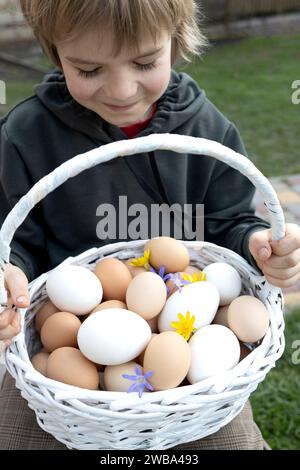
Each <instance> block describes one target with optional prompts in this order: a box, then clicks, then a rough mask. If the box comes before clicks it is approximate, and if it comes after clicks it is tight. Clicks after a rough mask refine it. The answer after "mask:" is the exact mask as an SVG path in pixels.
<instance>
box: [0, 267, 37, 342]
mask: <svg viewBox="0 0 300 470" xmlns="http://www.w3.org/2000/svg"><path fill="white" fill-rule="evenodd" d="M4 281H5V288H6V289H7V290H8V307H7V308H6V309H5V310H3V312H2V313H0V340H4V344H5V346H8V345H9V344H10V340H11V339H12V338H13V337H14V336H16V335H17V334H18V333H20V330H21V326H20V315H19V313H18V312H16V311H15V307H18V308H25V307H28V306H29V303H30V300H29V292H28V280H27V277H26V276H25V274H24V273H23V271H21V269H20V268H18V267H17V266H13V265H12V264H8V265H6V267H5V272H4Z"/></svg>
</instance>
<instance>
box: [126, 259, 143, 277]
mask: <svg viewBox="0 0 300 470" xmlns="http://www.w3.org/2000/svg"><path fill="white" fill-rule="evenodd" d="M134 259H135V258H130V259H127V260H125V261H123V263H124V264H125V266H127V268H128V269H129V271H130V273H131V275H132V277H135V276H137V275H138V274H141V273H145V272H147V269H145V268H144V267H143V266H132V264H130V263H131V261H133V260H134Z"/></svg>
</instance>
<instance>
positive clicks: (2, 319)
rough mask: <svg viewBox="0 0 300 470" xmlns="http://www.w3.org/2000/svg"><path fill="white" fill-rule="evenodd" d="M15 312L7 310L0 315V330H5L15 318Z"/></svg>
mask: <svg viewBox="0 0 300 470" xmlns="http://www.w3.org/2000/svg"><path fill="white" fill-rule="evenodd" d="M15 313H16V312H15V310H13V309H7V310H4V312H3V313H1V315H0V330H1V329H2V328H6V327H7V326H8V325H9V324H10V323H11V322H12V320H13V318H14V316H15Z"/></svg>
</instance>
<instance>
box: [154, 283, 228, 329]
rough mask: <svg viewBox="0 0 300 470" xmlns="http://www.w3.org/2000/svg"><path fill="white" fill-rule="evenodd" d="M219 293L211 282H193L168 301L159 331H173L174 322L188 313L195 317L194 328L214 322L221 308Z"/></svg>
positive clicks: (163, 311)
mask: <svg viewBox="0 0 300 470" xmlns="http://www.w3.org/2000/svg"><path fill="white" fill-rule="evenodd" d="M219 299H220V296H219V292H218V289H217V288H216V286H215V285H214V284H212V283H210V282H206V281H203V282H202V281H201V282H193V283H192V284H188V285H186V286H185V287H184V288H183V289H182V290H181V292H180V291H177V292H175V293H174V294H173V295H171V297H170V298H169V299H168V300H167V302H166V304H165V306H164V308H163V310H162V311H161V313H160V315H159V317H158V329H159V331H172V330H174V328H173V327H172V326H171V323H172V322H174V321H175V322H178V314H179V313H181V314H182V315H183V316H186V313H187V311H189V312H190V315H191V316H193V315H194V316H195V322H194V327H195V328H200V327H202V326H204V325H208V324H209V323H211V322H212V320H213V318H214V316H215V314H216V311H217V309H218V306H219Z"/></svg>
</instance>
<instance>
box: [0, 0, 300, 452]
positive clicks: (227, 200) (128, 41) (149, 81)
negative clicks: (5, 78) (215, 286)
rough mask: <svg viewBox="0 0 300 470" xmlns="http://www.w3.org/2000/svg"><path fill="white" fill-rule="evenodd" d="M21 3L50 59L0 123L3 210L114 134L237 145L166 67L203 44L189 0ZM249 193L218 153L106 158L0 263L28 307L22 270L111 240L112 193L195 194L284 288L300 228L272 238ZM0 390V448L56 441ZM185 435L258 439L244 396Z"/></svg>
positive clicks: (29, 223)
mask: <svg viewBox="0 0 300 470" xmlns="http://www.w3.org/2000/svg"><path fill="white" fill-rule="evenodd" d="M21 6H22V9H23V12H24V15H25V17H26V18H27V20H28V22H29V24H30V25H31V27H32V28H33V30H34V32H35V35H36V37H37V38H38V40H39V41H40V43H41V44H42V46H43V48H44V50H45V52H46V53H47V54H48V56H49V57H50V58H51V59H52V61H53V62H54V64H55V65H56V66H57V67H58V68H59V70H58V71H56V72H54V73H52V74H50V75H49V76H47V77H46V80H45V81H44V83H43V84H41V85H40V86H38V87H37V88H36V94H35V96H34V97H31V98H29V99H27V100H25V101H24V102H23V103H21V104H20V105H19V106H17V107H16V108H15V109H14V110H13V111H11V113H9V115H8V116H6V117H5V118H4V119H3V120H2V121H1V153H0V158H1V175H0V176H1V187H0V190H1V192H2V194H1V217H2V218H3V219H4V217H5V215H6V214H7V213H8V212H9V211H10V209H11V207H13V205H14V204H15V203H16V202H17V201H18V199H19V198H20V197H21V196H22V195H23V194H25V193H27V192H28V190H29V189H30V187H31V186H32V185H33V184H34V183H35V182H37V181H38V180H39V179H40V178H41V177H43V176H44V175H46V174H48V173H50V172H51V171H52V170H53V169H54V168H56V167H57V166H58V165H60V164H61V163H63V162H64V161H66V160H67V159H69V158H71V157H72V156H74V155H77V154H80V153H84V152H86V151H88V150H90V149H92V148H95V147H97V146H100V145H104V144H106V143H109V142H112V141H115V140H122V139H126V138H132V137H136V136H142V135H149V134H151V133H164V132H173V133H178V134H185V135H192V136H196V137H203V138H208V139H211V140H216V141H219V142H221V143H223V144H224V145H226V146H228V147H231V148H233V149H234V150H236V151H237V152H239V153H243V154H245V153H246V152H245V149H244V146H243V143H242V141H241V139H240V137H239V133H238V131H237V130H236V128H235V127H234V125H233V124H232V123H230V122H229V121H228V120H227V119H226V118H225V117H224V116H223V115H222V114H221V113H220V112H219V111H218V110H217V109H216V108H215V107H214V106H213V105H212V103H210V102H209V100H208V99H207V98H206V97H205V94H204V92H203V91H201V90H200V89H199V88H198V86H197V84H196V83H195V82H194V81H193V80H192V79H191V78H190V77H189V76H187V75H186V74H177V73H176V72H175V71H174V70H172V68H171V67H172V64H173V63H174V62H175V61H176V60H177V59H178V58H183V59H187V58H188V56H189V55H190V54H196V53H200V52H201V50H202V48H203V47H204V45H205V40H204V37H203V36H202V34H201V33H200V31H199V29H198V26H197V11H196V6H195V3H194V2H193V0H172V1H170V0H147V1H145V0H82V1H77V0H21ZM253 191H254V189H253V187H252V185H251V183H250V182H249V181H248V180H247V179H246V178H244V177H243V176H242V175H241V174H240V173H239V172H237V171H235V170H233V169H231V168H229V167H226V165H224V164H222V163H220V162H217V161H215V160H213V159H210V158H208V157H203V158H202V157H201V158H192V157H191V158H190V157H189V156H188V155H175V154H172V152H168V156H166V155H165V152H160V151H157V152H152V153H151V154H139V155H135V156H131V157H126V158H122V159H115V160H113V161H111V162H107V163H105V164H102V165H99V166H98V167H95V168H93V169H92V170H88V171H85V172H83V173H82V174H80V175H79V176H78V177H76V178H74V179H71V180H69V181H67V182H66V183H65V184H64V185H63V186H62V187H60V188H59V189H57V190H56V191H55V192H53V193H52V194H50V195H49V196H47V198H45V199H44V200H43V201H42V203H41V204H40V205H39V206H38V207H37V208H36V209H35V210H33V211H32V212H31V214H30V216H29V217H28V218H27V219H26V221H25V222H24V224H23V225H22V227H21V228H20V229H19V230H18V232H17V234H16V236H15V239H14V242H13V244H12V255H11V264H10V265H8V266H7V268H6V271H5V280H6V285H7V288H8V290H9V291H10V294H11V298H12V302H13V303H14V304H15V305H16V306H18V307H24V306H27V305H28V303H29V300H28V299H29V296H28V290H27V279H29V280H31V279H34V278H35V277H37V276H38V275H39V274H40V273H42V272H45V271H48V270H49V269H51V268H52V267H54V266H56V265H57V264H59V263H60V262H61V261H62V260H63V259H65V258H67V257H68V256H70V255H72V256H74V255H77V254H79V253H81V252H83V251H85V250H86V249H88V248H90V247H92V246H100V245H101V244H103V243H110V242H112V241H114V240H107V239H100V238H98V237H97V233H96V225H97V218H96V215H97V208H98V207H99V204H105V203H110V204H112V205H113V206H114V207H118V200H119V197H120V196H124V195H125V196H126V197H127V199H128V205H130V204H134V203H136V202H138V203H142V204H144V205H145V206H146V207H147V208H150V207H151V205H152V204H154V203H158V204H162V203H167V204H168V205H169V206H171V205H172V204H174V203H178V204H180V205H184V204H185V203H193V204H195V203H203V204H204V205H205V239H206V240H207V241H210V242H213V243H217V244H219V245H223V246H226V247H229V248H231V249H232V250H234V251H236V252H238V253H239V254H241V255H242V256H244V257H245V258H246V259H247V260H248V261H249V262H252V263H254V264H255V262H256V263H257V265H258V267H259V268H260V269H261V270H262V271H263V273H264V274H265V275H266V277H267V279H268V280H269V281H270V282H272V283H273V284H275V285H279V286H288V285H291V284H293V283H295V282H297V280H298V279H299V259H300V256H299V253H300V235H299V233H300V230H299V228H298V227H297V226H295V225H287V228H286V237H285V239H284V240H282V241H280V242H276V243H273V242H271V241H270V230H269V225H268V224H267V223H266V222H264V221H263V220H261V219H259V218H257V217H255V216H254V214H253V210H252V209H251V200H252V197H253ZM116 241H118V240H116ZM18 331H19V318H18V315H17V314H15V313H14V311H13V310H12V309H7V310H6V311H5V312H4V313H3V314H2V316H1V317H0V339H5V340H7V341H9V340H10V338H12V337H13V336H14V335H15V334H16V333H17V332H18ZM0 400H1V404H0V410H3V411H2V415H0V443H1V444H0V445H1V446H2V448H3V449H5V448H9V449H17V448H19V449H20V448H23V449H24V448H25V449H30V448H32V449H33V448H34V449H38V448H44V449H45V448H48V449H50V448H51V449H54V448H64V446H63V445H62V444H60V443H57V442H56V441H55V440H54V439H53V438H52V437H51V436H48V435H46V434H45V433H44V432H43V431H42V430H41V429H40V428H38V427H37V425H36V424H35V417H34V414H33V413H32V412H31V410H29V409H28V408H27V407H26V406H25V407H24V403H23V402H21V401H20V398H19V394H18V392H16V391H15V389H14V387H13V385H12V381H11V380H10V379H9V378H8V377H7V378H6V380H5V382H4V389H3V391H2V394H1V396H0ZM5 410H7V411H5ZM12 416H13V417H12ZM9 420H11V422H13V423H14V428H13V429H12V426H9V423H10V421H9ZM18 420H19V422H18ZM24 423H26V424H24ZM245 423H246V424H245ZM7 426H9V427H7ZM27 428H28V429H27ZM7 430H9V432H8V431H7ZM29 430H30V431H29ZM188 446H189V447H188V448H189V449H192V448H193V449H202V448H226V449H241V448H245V449H248V448H251V449H262V448H263V447H264V443H263V439H262V437H261V435H260V433H259V430H258V429H257V427H256V426H255V423H254V422H253V419H252V415H251V410H250V407H249V405H247V406H246V407H245V409H244V410H243V412H242V413H241V414H240V415H239V417H237V418H236V420H234V421H233V422H232V423H230V425H228V427H225V428H223V429H222V430H221V431H220V432H219V433H217V435H214V436H210V437H209V438H207V439H203V440H200V441H197V442H195V443H191V444H188ZM180 448H184V447H183V446H181V447H180Z"/></svg>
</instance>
